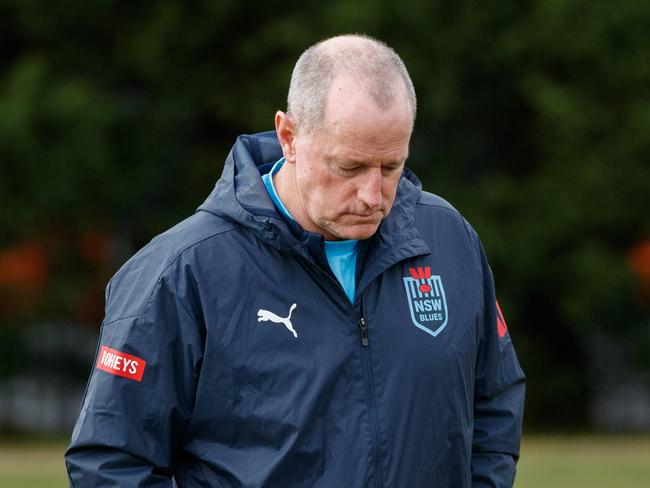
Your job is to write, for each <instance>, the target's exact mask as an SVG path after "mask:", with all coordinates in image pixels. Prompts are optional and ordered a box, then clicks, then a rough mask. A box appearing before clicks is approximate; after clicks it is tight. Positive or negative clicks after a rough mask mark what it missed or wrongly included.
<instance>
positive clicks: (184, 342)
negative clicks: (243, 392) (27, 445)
mask: <svg viewBox="0 0 650 488" xmlns="http://www.w3.org/2000/svg"><path fill="white" fill-rule="evenodd" d="M137 284H138V280H137V279H136V280H131V285H130V286H131V288H130V290H131V291H129V292H128V293H129V294H137V293H142V292H141V291H140V292H139V291H138V286H137ZM149 289H150V290H151V288H149ZM118 295H119V296H120V297H119V298H118V299H116V300H117V301H123V300H122V299H123V298H124V294H123V293H122V292H121V293H119V294H118ZM146 295H147V296H144V298H142V303H143V307H141V310H142V312H141V313H139V314H137V315H134V316H133V315H131V316H129V315H128V314H127V316H123V317H121V318H110V317H111V311H112V310H113V309H116V310H119V311H120V312H122V311H123V310H124V309H125V308H124V306H123V305H124V304H123V303H121V304H120V303H111V302H116V300H115V299H114V300H110V299H107V318H106V319H105V321H104V323H103V325H102V329H101V334H100V340H99V347H98V353H97V355H96V358H95V363H94V369H93V371H92V373H91V376H90V379H89V382H88V386H87V388H86V394H85V396H84V401H83V404H82V407H81V411H80V413H79V416H78V419H77V423H76V425H75V428H74V431H73V434H72V440H71V443H70V446H69V447H68V449H67V451H66V455H65V458H66V467H67V470H68V476H69V480H70V486H71V487H75V488H82V487H99V486H138V487H172V486H173V484H172V483H173V482H172V474H173V468H174V466H173V459H174V453H175V452H176V451H177V450H178V449H179V447H180V443H181V439H182V436H183V433H184V430H185V426H186V424H187V422H188V419H189V416H190V412H191V411H192V408H193V401H194V394H195V384H196V379H197V377H198V369H199V365H200V362H201V356H202V334H201V332H200V328H199V327H198V326H197V322H196V320H195V319H194V318H193V316H192V314H191V313H190V311H189V310H190V308H189V307H187V306H186V305H184V304H183V303H182V301H181V300H180V299H179V297H178V296H177V294H176V293H175V292H173V291H172V288H171V286H170V281H169V280H167V279H165V278H161V279H160V280H158V282H157V283H156V284H155V285H154V286H153V291H151V292H150V293H149V292H148V291H147V292H146ZM127 301H128V300H127ZM106 348H109V349H106ZM106 351H112V352H114V353H115V354H114V355H113V356H110V355H109V356H107V355H106ZM118 356H122V359H121V360H117V359H116V358H117V357H118ZM129 358H130V359H129ZM127 361H139V362H138V363H137V366H138V367H136V365H134V363H133V362H128V363H127ZM144 362H146V364H144ZM126 364H128V367H126V366H125V365H126ZM140 368H142V369H141V370H140ZM106 370H108V371H109V372H107V371H106ZM140 372H141V374H142V377H141V378H139V379H138V377H137V376H138V374H139V373H140ZM132 373H135V374H132Z"/></svg>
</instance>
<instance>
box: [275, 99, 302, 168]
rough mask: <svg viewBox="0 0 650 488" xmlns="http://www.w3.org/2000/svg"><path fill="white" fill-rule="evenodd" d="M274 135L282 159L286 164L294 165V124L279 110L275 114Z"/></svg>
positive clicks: (295, 131)
mask: <svg viewBox="0 0 650 488" xmlns="http://www.w3.org/2000/svg"><path fill="white" fill-rule="evenodd" d="M275 133H276V134H277V136H278V141H280V146H281V147H282V154H283V155H284V159H285V160H286V161H287V163H294V162H295V161H296V147H295V146H296V142H295V141H296V135H297V130H296V124H294V122H293V120H291V118H290V117H289V116H288V115H287V114H285V113H284V112H282V111H280V110H278V111H277V112H276V114H275Z"/></svg>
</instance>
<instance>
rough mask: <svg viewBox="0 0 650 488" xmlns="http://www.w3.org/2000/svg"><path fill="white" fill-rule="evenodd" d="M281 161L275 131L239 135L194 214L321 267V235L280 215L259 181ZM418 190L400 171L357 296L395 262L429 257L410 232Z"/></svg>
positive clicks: (371, 243)
mask: <svg viewBox="0 0 650 488" xmlns="http://www.w3.org/2000/svg"><path fill="white" fill-rule="evenodd" d="M281 157H282V150H281V147H280V144H279V142H278V140H277V137H276V135H275V132H273V131H269V132H262V133H260V134H255V135H242V136H239V137H238V138H237V141H236V142H235V145H234V146H233V148H232V150H231V151H230V154H229V155H228V158H227V159H226V161H225V164H224V168H223V173H222V175H221V178H219V180H218V181H217V183H216V185H215V187H214V189H213V191H212V193H210V195H209V196H208V198H207V199H206V200H205V202H204V203H203V205H201V206H200V207H199V208H198V210H199V211H206V212H211V213H213V214H215V215H218V216H220V217H223V218H225V219H227V220H230V221H233V222H236V223H238V224H239V225H241V226H243V227H245V228H248V229H249V230H251V231H252V232H254V233H255V234H256V235H257V236H258V237H260V238H261V239H262V240H264V241H265V242H267V243H268V244H270V245H271V246H273V247H274V248H276V249H278V250H281V251H285V252H291V253H297V254H300V255H302V256H303V257H305V258H307V259H309V260H310V261H312V262H317V263H318V262H321V261H322V260H321V259H318V257H319V256H320V255H322V253H323V251H322V247H323V245H322V241H323V238H322V236H321V235H320V234H316V233H313V232H307V231H305V230H304V229H302V228H301V227H300V226H299V225H298V224H296V223H295V222H288V221H286V220H285V219H284V218H283V217H282V216H280V215H279V214H278V212H277V210H276V208H275V206H274V204H273V202H272V201H271V199H270V197H269V195H268V193H267V191H266V189H265V187H264V183H263V182H262V179H261V178H260V167H262V166H264V165H268V163H273V162H275V161H277V160H278V159H280V158H281ZM421 188H422V185H421V183H420V181H419V180H418V178H417V177H416V176H415V175H414V174H413V173H412V172H411V171H409V170H408V169H404V173H403V174H402V178H401V179H400V182H399V184H398V186H397V195H396V197H395V201H394V203H393V208H392V209H391V211H390V213H389V214H388V216H387V217H386V218H385V219H384V220H383V221H382V222H381V224H380V226H379V229H378V231H377V233H376V234H375V235H374V236H372V237H371V238H370V239H368V240H367V241H366V242H365V245H364V246H363V249H364V250H365V252H364V263H365V265H364V266H363V268H364V269H363V274H362V276H361V279H360V281H359V283H358V286H357V289H358V292H359V291H361V290H362V289H363V288H364V287H365V286H366V285H367V284H368V283H369V282H370V281H372V280H373V279H374V278H375V277H376V276H377V275H379V274H380V273H381V272H383V270H385V269H386V268H388V267H390V266H392V265H393V264H395V263H396V262H399V261H401V260H403V259H406V258H408V257H412V256H415V255H420V254H428V253H429V252H430V251H429V248H428V247H427V245H426V244H425V243H424V241H423V240H422V237H421V236H420V233H419V232H418V230H417V229H416V227H415V206H416V203H417V201H418V199H419V197H420V192H421Z"/></svg>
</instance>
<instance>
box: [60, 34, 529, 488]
mask: <svg viewBox="0 0 650 488" xmlns="http://www.w3.org/2000/svg"><path fill="white" fill-rule="evenodd" d="M415 110H416V103H415V92H414V90H413V85H412V83H411V80H410V78H409V75H408V73H407V71H406V69H405V67H404V65H403V63H402V62H401V60H400V59H399V57H398V56H397V55H396V54H395V53H394V52H393V51H392V50H391V49H390V48H388V47H387V46H385V45H383V44H382V43H380V42H378V41H375V40H373V39H370V38H366V37H363V36H341V37H336V38H332V39H329V40H326V41H323V42H321V43H319V44H317V45H315V46H313V47H311V48H310V49H308V50H307V51H306V52H305V53H303V55H302V56H301V58H300V59H299V60H298V62H297V64H296V67H295V69H294V72H293V76H292V79H291V85H290V88H289V97H288V110H287V113H283V112H278V113H277V114H276V117H275V127H276V131H275V133H265V134H260V135H256V136H242V137H240V138H239V139H238V141H237V142H236V144H235V146H234V147H233V150H232V152H231V153H230V155H229V157H228V159H227V160H226V163H225V167H224V172H223V175H222V177H221V178H220V179H219V181H218V182H217V184H216V187H215V189H214V191H213V192H212V194H211V195H210V196H209V197H208V199H207V200H206V202H205V203H204V204H203V205H202V206H201V207H200V208H199V210H198V211H197V213H196V214H195V215H193V216H192V217H190V218H189V219H187V220H185V221H183V222H181V223H180V224H178V225H177V226H176V227H174V228H172V229H171V230H169V231H167V232H165V233H164V234H162V235H160V236H158V237H157V238H155V239H154V240H153V241H152V242H151V243H150V244H149V245H147V246H146V247H145V248H144V249H142V250H141V251H140V252H139V253H137V254H136V255H135V256H134V257H133V258H132V259H131V260H130V261H129V262H127V263H126V264H125V265H124V266H123V268H122V269H120V271H118V273H117V274H116V275H115V277H114V278H113V279H112V280H111V282H110V283H109V285H108V287H107V292H106V302H107V305H106V317H105V320H104V322H103V326H102V332H101V338H100V346H99V349H98V354H97V359H96V363H95V365H96V366H95V369H94V370H93V373H92V376H91V378H90V381H89V385H88V389H87V392H86V396H85V399H84V402H83V406H82V410H81V412H80V415H79V419H78V421H77V425H76V427H75V430H74V433H73V436H72V442H71V445H70V447H69V449H68V451H67V454H66V463H67V468H68V472H69V475H70V480H71V484H72V486H75V487H86V486H161V487H162V486H171V485H172V478H173V479H174V480H175V482H176V483H177V484H178V486H183V487H195V486H220V487H221V486H223V487H226V486H228V487H244V486H245V487H262V486H264V487H328V488H329V487H331V488H337V487H396V488H416V487H449V488H459V487H469V486H473V487H479V486H485V487H487V486H490V487H492V486H496V487H505V486H512V483H513V479H514V473H515V462H516V459H517V457H518V450H519V438H520V432H521V417H522V410H523V395H524V384H523V381H524V379H523V374H522V372H521V369H520V367H519V365H518V363H517V359H516V356H515V353H514V350H513V347H512V344H511V342H510V338H509V335H508V333H507V330H506V329H505V324H504V322H503V319H502V317H501V315H500V312H498V311H497V305H496V300H495V294H494V287H493V281H492V276H491V272H490V269H489V267H488V264H487V260H486V258H485V255H484V253H483V249H482V247H481V244H480V242H479V240H478V237H477V236H476V234H475V232H474V231H473V230H472V228H471V227H470V226H469V225H468V224H467V223H466V221H465V220H464V219H463V218H462V217H461V216H460V215H459V213H458V212H457V211H456V210H455V209H453V208H452V207H451V206H450V205H449V204H448V203H446V202H445V201H444V200H442V199H440V198H439V197H436V196H434V195H432V194H429V193H426V192H423V191H422V190H421V185H420V183H419V181H418V180H417V179H416V178H415V176H414V175H413V174H412V173H410V172H409V171H408V170H406V169H405V168H404V162H405V160H406V158H407V156H408V146H409V139H410V135H411V131H412V129H413V122H414V119H415Z"/></svg>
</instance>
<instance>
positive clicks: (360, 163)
mask: <svg viewBox="0 0 650 488" xmlns="http://www.w3.org/2000/svg"><path fill="white" fill-rule="evenodd" d="M324 159H325V161H327V162H328V163H334V164H340V165H341V164H342V165H346V166H365V165H366V163H365V161H361V160H358V159H339V158H337V157H335V156H330V155H326V156H324ZM407 159H408V154H407V155H406V157H405V158H404V161H400V160H393V161H388V162H385V163H382V166H401V165H402V164H405V163H406V160H407Z"/></svg>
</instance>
